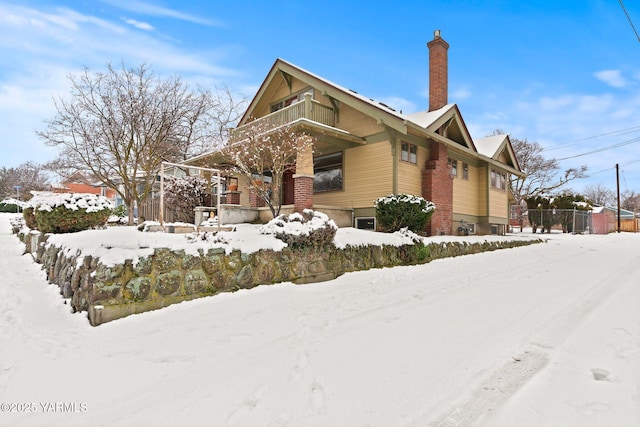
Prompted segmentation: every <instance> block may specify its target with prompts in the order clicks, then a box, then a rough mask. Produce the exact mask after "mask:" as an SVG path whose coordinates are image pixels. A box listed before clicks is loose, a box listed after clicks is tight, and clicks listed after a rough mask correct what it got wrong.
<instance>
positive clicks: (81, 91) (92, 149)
mask: <svg viewBox="0 0 640 427" xmlns="http://www.w3.org/2000/svg"><path fill="white" fill-rule="evenodd" d="M69 81H70V83H71V96H70V100H68V101H67V100H64V99H62V98H60V99H58V100H55V99H54V104H55V107H56V110H57V114H56V116H55V117H54V118H53V119H51V120H49V121H47V122H46V123H47V129H46V130H44V131H39V132H37V134H38V135H39V136H40V137H41V138H42V139H43V140H44V141H45V143H46V144H48V145H52V146H58V147H59V148H61V153H60V156H59V159H58V165H57V167H58V168H61V169H63V170H66V171H67V172H69V171H71V170H73V169H75V170H84V171H89V172H90V173H91V174H92V175H94V176H95V177H97V178H98V179H99V180H101V181H102V182H104V183H105V184H106V185H107V186H108V187H110V188H113V189H114V190H116V191H117V192H118V194H119V195H120V197H122V199H123V200H124V201H125V204H126V205H127V210H128V212H129V224H133V219H134V218H133V214H134V205H135V204H136V203H142V202H143V201H144V200H145V199H146V198H147V197H148V196H149V195H150V194H151V192H152V191H153V188H154V184H155V182H156V176H157V174H158V172H159V169H160V164H161V162H162V161H164V160H166V161H181V160H184V159H185V158H187V157H188V156H190V155H193V154H199V153H200V152H202V151H204V150H206V148H207V144H209V143H210V142H211V141H216V139H215V138H214V137H213V136H214V135H215V134H216V133H218V134H219V133H220V132H221V131H220V130H219V129H217V128H216V125H222V124H224V125H225V126H227V125H228V124H229V121H233V120H234V119H235V118H236V117H237V114H236V113H235V111H236V109H237V108H236V107H237V106H236V105H235V104H234V105H233V106H231V107H229V110H231V111H230V112H228V115H226V116H225V115H224V114H223V112H224V111H223V110H224V106H223V104H224V102H225V100H221V99H218V98H215V97H214V96H213V95H212V94H211V92H209V91H206V90H202V89H199V90H197V91H196V92H192V91H190V90H189V87H188V86H187V84H185V83H183V82H182V80H181V79H180V77H179V76H174V77H171V78H167V79H164V80H163V79H160V78H157V77H155V76H154V75H153V73H152V72H151V70H150V68H149V67H148V66H147V65H144V64H143V65H140V66H138V67H137V68H133V69H126V68H125V67H124V65H123V66H122V68H121V69H115V68H113V67H112V66H111V65H108V70H107V72H106V73H101V72H96V73H92V72H90V71H89V70H88V69H85V70H84V71H83V72H82V73H81V74H79V75H69ZM225 93H226V94H227V95H229V98H228V99H227V100H226V101H231V97H230V93H229V92H228V91H227V92H225ZM218 141H219V140H218Z"/></svg>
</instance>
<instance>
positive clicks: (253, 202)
mask: <svg viewBox="0 0 640 427" xmlns="http://www.w3.org/2000/svg"><path fill="white" fill-rule="evenodd" d="M238 204H240V203H238ZM265 205H266V203H265V201H264V200H263V199H262V197H258V193H257V192H256V190H254V189H251V190H249V206H251V207H252V208H261V207H264V206H265Z"/></svg>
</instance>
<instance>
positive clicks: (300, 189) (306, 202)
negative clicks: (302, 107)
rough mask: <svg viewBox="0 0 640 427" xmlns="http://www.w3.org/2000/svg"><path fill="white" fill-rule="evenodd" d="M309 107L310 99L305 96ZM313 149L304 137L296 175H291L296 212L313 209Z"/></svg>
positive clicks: (299, 152)
mask: <svg viewBox="0 0 640 427" xmlns="http://www.w3.org/2000/svg"><path fill="white" fill-rule="evenodd" d="M305 99H306V100H307V101H308V104H309V105H310V104H311V102H310V97H308V96H305ZM313 177H314V174H313V147H312V145H311V144H310V143H309V141H308V140H307V139H305V138H304V137H303V138H302V139H301V141H300V146H299V147H298V153H297V155H296V173H295V174H294V175H293V205H294V209H295V211H296V212H302V211H303V210H304V209H312V208H313Z"/></svg>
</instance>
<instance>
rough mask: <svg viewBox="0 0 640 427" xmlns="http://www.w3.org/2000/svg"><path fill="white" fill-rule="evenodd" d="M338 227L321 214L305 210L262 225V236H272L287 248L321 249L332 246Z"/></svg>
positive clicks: (281, 216) (278, 217) (276, 218)
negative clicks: (287, 246)
mask: <svg viewBox="0 0 640 427" xmlns="http://www.w3.org/2000/svg"><path fill="white" fill-rule="evenodd" d="M337 230H338V226H337V225H336V223H335V222H334V221H333V220H332V219H329V217H328V216H327V215H326V214H323V213H322V212H317V211H313V210H311V209H305V210H304V211H303V212H302V213H297V212H296V213H292V214H290V215H279V216H277V217H275V218H274V219H272V220H271V221H269V222H268V223H267V224H265V225H263V226H262V227H261V229H260V232H261V233H262V234H273V235H274V236H275V237H276V238H278V239H280V240H282V241H283V242H285V243H286V244H288V245H289V247H293V248H308V247H311V248H322V247H326V246H328V245H333V239H334V237H335V236H336V231H337Z"/></svg>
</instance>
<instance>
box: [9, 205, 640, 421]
mask: <svg viewBox="0 0 640 427" xmlns="http://www.w3.org/2000/svg"><path fill="white" fill-rule="evenodd" d="M9 216H10V214H0V269H1V270H2V279H1V280H0V325H1V326H2V328H1V330H0V403H2V412H1V413H0V425H1V426H5V425H6V426H43V425H65V426H87V425H94V426H140V425H145V426H146V425H154V426H174V425H190V426H201V425H202V426H204V425H207V426H210V425H212V426H268V427H276V426H296V427H297V426H349V427H350V426H442V427H451V426H474V425H475V426H500V427H507V426H508V427H513V426H518V427H539V426H545V427H546V426H551V427H554V426H557V427H560V426H562V427H567V426H580V427H583V426H586V427H589V426H593V427H595V426H597V427H601V426H621V427H626V426H630V427H632V426H638V425H640V252H639V250H638V249H639V248H640V234H638V235H633V234H612V235H605V236H602V235H584V236H582V235H575V236H573V235H561V234H552V235H550V236H549V235H545V238H547V239H548V241H547V242H546V243H543V244H536V245H531V246H527V247H522V248H517V249H505V250H500V251H496V252H491V253H483V254H478V255H469V256H465V257H459V258H452V259H444V260H438V261H434V262H431V263H429V264H425V265H420V266H413V267H397V268H390V269H381V270H370V271H365V272H358V273H349V274H345V275H343V276H341V277H339V278H338V279H336V280H333V281H330V282H323V283H316V284H308V285H293V284H288V283H283V284H278V285H273V286H262V287H258V288H255V289H252V290H248V291H239V292H236V293H232V294H220V295H216V296H214V297H211V298H203V299H199V300H195V301H191V302H186V303H181V304H177V305H174V306H171V307H168V308H165V309H163V310H160V311H155V312H149V313H144V314H140V315H135V316H130V317H128V318H125V319H121V320H117V321H114V322H111V323H107V324H104V325H101V326H99V327H97V328H93V327H91V326H89V324H88V322H87V320H86V318H85V315H86V314H85V313H81V314H71V313H70V312H69V307H68V305H65V304H63V301H64V300H63V299H62V297H61V296H60V295H59V292H58V288H57V286H52V285H48V284H47V282H46V279H45V275H44V272H42V271H41V270H40V266H39V265H37V264H35V263H33V261H32V260H31V257H30V256H28V255H22V252H23V247H22V245H21V244H20V243H19V241H18V239H17V238H16V237H15V236H13V235H12V234H11V231H10V227H9V222H8V220H9ZM26 411H31V412H26Z"/></svg>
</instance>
